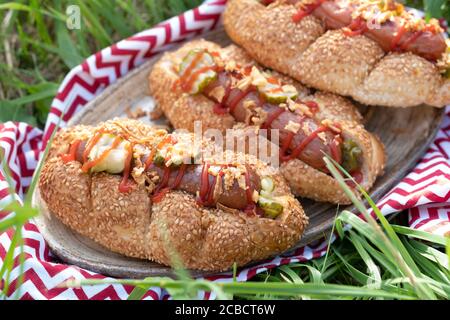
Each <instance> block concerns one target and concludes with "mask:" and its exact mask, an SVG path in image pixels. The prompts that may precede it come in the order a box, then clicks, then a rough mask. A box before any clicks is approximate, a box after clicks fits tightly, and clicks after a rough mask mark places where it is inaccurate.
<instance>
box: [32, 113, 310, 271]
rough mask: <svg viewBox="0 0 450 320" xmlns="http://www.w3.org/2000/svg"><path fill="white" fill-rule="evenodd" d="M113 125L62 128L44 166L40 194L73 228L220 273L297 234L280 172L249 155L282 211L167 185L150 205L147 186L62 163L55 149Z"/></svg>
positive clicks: (141, 132) (293, 206)
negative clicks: (231, 205) (265, 211)
mask: <svg viewBox="0 0 450 320" xmlns="http://www.w3.org/2000/svg"><path fill="white" fill-rule="evenodd" d="M114 121H116V122H117V121H118V122H120V123H121V124H122V126H124V127H126V128H127V129H128V130H130V131H133V134H135V135H136V136H138V137H145V138H148V137H149V136H151V135H152V134H153V131H154V129H153V128H151V127H149V126H147V125H145V124H143V123H141V122H137V121H133V120H114ZM111 124H112V123H111V122H106V123H101V124H99V125H98V126H97V127H88V126H76V127H73V128H69V129H64V130H62V131H61V132H59V133H58V134H57V135H56V137H55V140H54V143H53V144H52V147H51V149H50V152H49V155H48V158H47V159H46V161H45V163H44V166H43V169H42V173H41V176H40V180H39V188H40V193H41V197H42V199H43V200H44V201H45V203H46V205H47V207H48V208H49V210H50V212H51V213H52V214H53V215H54V216H56V217H57V218H58V219H60V220H61V221H62V222H63V223H64V224H65V225H67V226H69V227H70V228H72V229H73V230H75V231H77V232H78V233H80V234H82V235H84V236H86V237H88V238H90V239H92V240H94V241H96V242H97V243H99V244H101V245H103V246H104V247H106V248H108V249H110V250H112V251H114V252H118V253H121V254H124V255H126V256H129V257H135V258H142V259H149V260H153V261H156V262H159V263H162V264H165V265H173V263H174V261H176V259H180V261H181V263H182V264H183V266H184V267H186V268H189V269H198V270H205V271H223V270H227V269H229V268H230V267H232V265H233V264H234V263H235V262H236V263H237V265H238V266H243V265H245V264H248V263H250V262H253V261H257V260H261V259H264V258H268V257H270V256H273V255H276V254H278V253H281V252H283V251H285V250H287V249H289V248H290V247H292V246H293V245H294V244H295V243H296V242H297V241H298V240H299V239H300V237H301V235H302V234H303V231H304V229H305V227H306V225H307V222H308V219H307V217H306V216H305V214H304V212H303V209H302V207H301V205H300V203H299V202H298V200H296V199H295V198H294V196H293V195H292V194H291V193H290V191H289V187H288V185H287V184H286V182H285V180H284V179H283V177H282V176H281V175H280V174H279V173H278V172H277V171H276V170H274V169H273V168H270V167H268V166H267V165H265V164H263V163H262V162H260V161H258V160H257V159H251V158H250V156H248V155H247V156H245V155H240V156H241V158H242V157H244V159H245V161H246V162H245V163H247V164H248V165H249V166H250V167H251V168H252V169H253V170H254V171H255V172H256V173H257V174H258V176H260V177H270V178H271V179H272V180H273V182H274V185H275V189H274V191H273V192H274V194H275V195H277V196H282V197H283V199H285V203H283V206H284V209H283V212H282V213H281V214H279V215H278V216H277V217H276V218H275V219H270V218H265V217H261V216H256V215H253V216H252V215H247V214H246V213H244V212H243V211H239V210H227V208H219V207H217V208H216V207H215V208H209V207H204V206H201V205H199V204H198V203H197V201H196V197H195V195H193V194H189V193H186V192H182V191H174V190H172V191H170V192H168V193H167V194H166V195H165V197H164V198H163V199H162V200H161V201H160V202H158V203H152V200H151V195H150V194H149V191H148V189H147V188H146V187H145V185H140V184H138V183H136V182H134V180H130V182H132V185H133V186H132V190H131V191H130V192H128V193H123V192H120V191H119V184H120V181H121V175H113V174H108V173H105V172H100V173H91V174H88V173H84V172H83V171H82V170H81V163H79V162H77V161H70V162H68V163H65V162H63V161H62V159H61V157H60V155H61V153H66V152H67V151H68V148H69V145H70V143H72V142H73V141H74V140H76V139H86V138H88V137H91V136H92V134H93V133H94V132H95V130H96V129H99V128H104V127H105V126H109V128H111ZM112 128H113V127H112ZM180 134H181V133H178V135H180ZM185 134H187V135H190V134H189V133H185ZM238 156H239V155H237V154H236V155H235V157H238ZM232 159H234V158H232ZM243 192H245V191H243Z"/></svg>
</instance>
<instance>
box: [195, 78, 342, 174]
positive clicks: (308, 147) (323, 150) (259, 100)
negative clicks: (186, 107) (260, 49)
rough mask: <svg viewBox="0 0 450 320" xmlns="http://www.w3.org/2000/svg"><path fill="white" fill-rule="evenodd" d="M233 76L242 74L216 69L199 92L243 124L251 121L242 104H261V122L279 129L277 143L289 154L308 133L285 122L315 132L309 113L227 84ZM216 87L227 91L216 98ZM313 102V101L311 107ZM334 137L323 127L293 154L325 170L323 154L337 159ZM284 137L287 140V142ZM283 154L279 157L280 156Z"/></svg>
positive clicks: (253, 89)
mask: <svg viewBox="0 0 450 320" xmlns="http://www.w3.org/2000/svg"><path fill="white" fill-rule="evenodd" d="M233 73H234V76H233ZM236 76H238V77H239V78H242V75H241V74H239V73H238V72H237V71H234V72H226V71H222V72H220V73H219V75H218V77H217V80H214V81H212V82H211V83H210V84H208V86H207V87H206V88H205V89H204V90H203V93H204V94H205V95H206V96H207V97H208V98H210V99H212V100H213V101H215V102H216V103H218V104H220V108H222V109H228V110H229V112H230V114H231V115H233V117H234V118H235V119H236V121H238V122H244V123H246V124H247V125H253V123H252V121H251V119H249V118H250V117H249V116H248V112H249V111H248V108H246V107H245V105H253V106H254V107H255V108H257V107H259V108H261V109H262V112H264V113H266V114H267V119H266V121H265V122H264V123H263V124H262V126H263V127H264V128H266V129H276V130H279V131H280V143H281V145H285V144H286V145H287V148H286V149H287V150H286V151H289V152H290V153H291V155H292V153H293V151H295V150H296V147H297V146H301V145H302V143H303V142H304V141H306V140H307V139H308V138H309V137H310V135H308V134H307V133H306V132H305V130H298V131H297V132H296V133H295V134H293V135H292V133H293V132H291V131H289V130H287V129H286V127H287V126H288V124H289V123H293V124H295V125H297V126H299V127H301V128H308V131H309V132H315V131H316V130H318V129H319V128H320V127H321V125H320V124H319V123H318V122H317V121H316V120H315V119H313V118H312V117H310V116H306V115H300V114H298V113H294V112H292V111H290V110H289V109H287V108H282V107H280V106H279V105H280V104H276V103H270V102H268V101H267V99H265V98H264V97H263V96H262V95H261V94H260V93H259V92H258V90H257V89H256V88H246V89H245V90H241V89H239V88H237V87H235V88H231V82H232V81H233V80H234V79H236V78H233V77H236ZM219 89H220V90H222V91H223V92H226V91H227V90H228V91H229V92H228V94H227V95H226V96H224V97H223V98H222V99H221V100H220V101H219V100H218V98H217V97H215V96H214V94H212V93H213V92H215V91H217V90H219ZM236 101H237V102H236ZM298 103H302V101H300V100H298ZM309 103H310V104H311V103H312V102H311V101H310V102H309ZM314 106H315V105H313V107H314ZM336 139H337V137H336V134H335V133H333V131H332V130H325V131H324V135H323V136H322V139H321V138H319V137H315V138H313V139H312V140H311V142H309V143H308V144H305V147H304V148H303V149H302V150H300V151H297V152H296V154H294V157H296V158H299V159H301V160H302V161H304V162H305V163H307V164H309V165H310V166H312V167H313V168H316V169H319V170H322V171H326V169H325V166H324V162H323V155H324V154H328V155H333V156H334V158H335V160H337V161H338V163H341V158H342V157H341V149H340V148H338V147H337V146H336V144H335V142H336ZM288 140H291V141H290V143H288V144H287V142H288ZM333 147H334V149H332V148H333ZM288 157H289V156H288V155H284V158H288ZM284 158H283V159H282V160H284Z"/></svg>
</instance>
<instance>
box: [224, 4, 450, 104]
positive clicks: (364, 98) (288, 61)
mask: <svg viewBox="0 0 450 320" xmlns="http://www.w3.org/2000/svg"><path fill="white" fill-rule="evenodd" d="M296 11H297V9H296V8H295V7H294V6H293V5H291V4H288V3H283V2H282V1H281V2H278V3H274V4H272V5H270V6H264V5H263V4H261V3H260V2H259V1H257V0H230V1H228V3H227V8H226V10H225V13H224V25H225V30H226V32H227V33H228V35H229V36H230V38H231V39H232V40H233V41H234V42H236V43H237V44H238V45H240V46H242V47H243V48H245V50H246V51H247V52H248V53H249V54H250V55H251V56H252V57H253V58H254V59H255V60H257V61H258V62H259V63H261V64H263V65H265V66H267V67H270V68H273V69H275V70H278V71H280V72H282V73H285V74H287V75H289V76H291V77H293V78H294V79H297V80H299V81H301V82H302V83H304V84H306V85H308V86H310V87H314V88H316V89H319V90H325V91H329V92H333V93H337V94H340V95H345V96H351V97H353V98H354V99H355V100H357V101H359V102H361V103H364V104H368V105H382V106H389V107H410V106H416V105H420V104H428V105H431V106H435V107H443V106H445V105H447V104H450V79H447V78H444V77H443V76H442V75H441V74H440V72H439V70H438V68H437V66H436V65H435V64H434V63H432V62H430V61H428V60H426V59H424V58H422V57H419V56H417V55H414V54H412V53H388V54H386V53H385V52H384V51H383V49H382V48H381V47H380V46H379V45H378V44H377V43H376V42H375V41H373V40H371V39H369V38H368V37H366V36H363V35H360V36H355V37H348V36H345V35H344V34H343V31H342V30H334V31H326V30H325V29H324V27H323V25H322V23H321V21H320V20H319V19H317V18H316V17H314V16H307V17H305V18H304V19H303V20H301V21H300V22H299V23H294V22H293V21H292V15H293V14H295V12H296ZM261 26H264V27H261Z"/></svg>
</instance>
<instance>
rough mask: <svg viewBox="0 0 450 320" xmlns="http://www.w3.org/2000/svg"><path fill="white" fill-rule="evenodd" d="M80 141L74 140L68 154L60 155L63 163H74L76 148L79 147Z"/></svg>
mask: <svg viewBox="0 0 450 320" xmlns="http://www.w3.org/2000/svg"><path fill="white" fill-rule="evenodd" d="M80 143H81V140H75V141H74V142H73V143H72V144H71V145H70V148H69V152H68V153H67V154H62V155H61V159H62V161H63V162H64V163H68V162H70V161H75V159H76V155H77V150H78V147H79V146H80Z"/></svg>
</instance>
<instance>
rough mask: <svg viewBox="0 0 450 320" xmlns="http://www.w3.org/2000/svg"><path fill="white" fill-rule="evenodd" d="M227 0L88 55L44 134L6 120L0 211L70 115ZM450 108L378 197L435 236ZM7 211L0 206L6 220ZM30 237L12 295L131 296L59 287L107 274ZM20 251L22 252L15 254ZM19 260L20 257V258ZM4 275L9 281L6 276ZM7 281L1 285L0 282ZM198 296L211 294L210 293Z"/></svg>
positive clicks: (156, 293)
mask: <svg viewBox="0 0 450 320" xmlns="http://www.w3.org/2000/svg"><path fill="white" fill-rule="evenodd" d="M225 4H226V0H209V1H205V2H204V3H203V4H202V5H201V6H200V7H198V8H196V9H194V10H190V11H187V12H185V13H184V14H181V15H180V16H178V17H174V18H171V19H169V20H167V21H165V22H163V23H160V24H158V25H156V26H155V27H153V28H151V29H149V30H145V31H143V32H140V33H138V34H136V35H134V36H132V37H130V38H128V39H125V40H122V41H120V42H118V43H116V44H114V45H112V46H110V47H108V48H105V49H103V50H102V51H100V52H97V53H96V54H94V55H92V56H90V57H89V58H87V59H86V60H85V61H84V62H83V63H82V64H80V65H79V66H77V67H75V68H73V69H72V70H71V71H70V72H69V73H68V74H67V76H66V77H65V79H64V81H63V82H62V84H61V86H60V88H59V90H58V93H57V95H56V97H55V99H54V100H53V103H52V105H51V109H50V113H49V116H48V119H47V123H46V126H45V129H44V131H42V130H40V129H37V128H33V127H31V126H29V125H27V124H25V123H17V122H7V123H3V124H0V147H1V148H3V149H4V153H5V159H6V162H7V165H8V166H9V168H10V171H11V173H12V178H13V184H14V185H13V188H14V190H15V192H16V194H15V195H10V194H9V193H8V189H7V183H6V181H5V178H4V176H5V172H4V168H2V170H1V171H0V210H1V209H2V208H3V207H4V206H5V205H6V204H7V203H9V202H10V201H11V197H15V198H17V199H22V197H23V195H24V193H25V192H26V190H27V187H28V186H29V185H30V182H31V178H32V175H33V171H34V169H35V168H36V165H37V162H38V159H39V157H40V155H41V152H42V150H43V148H45V144H46V142H47V141H48V139H49V137H50V135H51V132H52V130H54V129H55V128H56V126H57V123H58V120H59V118H60V116H61V114H64V116H63V118H62V122H61V124H60V125H61V126H64V125H65V124H66V123H67V121H68V120H69V119H70V118H71V117H72V116H73V115H74V114H75V113H77V112H78V111H79V110H81V109H82V108H83V106H85V105H86V104H87V103H88V102H89V101H91V100H92V99H93V98H95V97H96V96H97V95H98V94H100V93H101V92H102V91H103V90H104V89H105V88H106V87H107V86H109V85H111V84H112V83H114V82H116V81H117V80H118V79H119V78H121V77H123V76H124V75H126V74H127V73H128V72H129V71H131V70H133V68H135V67H137V66H139V65H141V64H142V63H144V62H145V61H147V60H148V59H149V58H150V57H151V56H153V55H154V54H156V53H158V52H161V51H164V50H166V49H169V48H170V47H171V46H172V45H174V44H175V43H178V42H180V41H183V40H186V39H188V38H191V37H193V36H196V35H199V34H201V33H203V32H206V31H209V30H212V29H214V28H216V27H218V26H220V24H221V13H222V12H223V10H224V8H225ZM449 157H450V108H447V109H446V116H445V119H444V121H443V123H442V126H441V129H440V130H439V133H438V134H437V136H436V139H435V140H434V142H433V143H432V144H431V145H430V147H429V148H428V150H427V152H426V154H425V155H424V156H423V158H422V159H421V161H420V162H419V163H418V164H417V166H416V167H415V168H414V169H413V170H412V171H411V172H410V173H409V174H408V175H407V176H406V177H405V178H404V179H403V180H402V181H401V182H400V183H399V184H398V185H396V186H395V187H394V188H393V189H392V190H391V191H390V192H389V193H387V194H386V195H385V197H383V198H382V199H381V200H380V201H379V202H378V206H379V208H380V209H381V211H382V213H383V214H385V215H387V214H390V213H393V212H398V211H402V210H408V212H409V217H408V218H409V219H408V221H409V225H410V226H411V227H413V228H415V229H419V230H425V231H429V232H432V233H434V234H440V235H449V234H450V180H449V179H450V160H449ZM6 215H7V213H6V212H3V213H2V212H1V211H0V221H1V219H2V217H3V218H4V217H5V216H6ZM12 235H13V230H8V231H6V232H3V233H2V234H0V265H1V264H2V262H3V259H4V258H5V254H6V252H7V250H8V248H9V246H10V243H11V237H12ZM23 237H24V239H25V245H24V252H25V265H24V269H23V270H24V273H25V274H24V283H23V285H22V286H21V287H20V288H19V289H18V288H16V282H17V278H18V276H19V271H20V270H19V266H18V264H16V265H15V267H14V269H13V271H12V273H11V275H10V281H12V285H11V288H10V290H9V296H10V297H11V296H14V295H15V294H16V291H17V290H19V292H17V293H18V297H20V298H22V299H126V298H127V297H128V295H129V294H130V292H131V290H132V289H133V288H132V287H130V286H123V285H99V286H86V287H82V288H75V289H72V288H60V287H58V285H59V284H61V283H62V282H64V281H66V280H69V279H104V278H106V277H105V276H103V275H100V274H97V273H94V272H91V271H88V270H84V269H81V268H79V267H77V266H73V265H67V264H62V263H57V262H55V261H56V260H55V257H54V256H52V254H51V252H50V250H49V247H48V245H47V244H46V242H45V240H44V238H43V237H42V235H41V234H40V233H39V230H38V229H37V227H36V225H35V223H33V221H29V222H28V223H27V224H26V225H25V226H24V228H23ZM326 249H327V242H326V241H319V242H316V243H315V244H314V245H313V244H311V245H308V246H305V247H303V248H300V249H297V250H295V251H293V252H290V253H289V254H285V255H282V256H279V257H276V258H274V259H271V260H269V261H266V262H264V263H261V264H259V265H257V266H254V267H251V268H247V269H243V270H241V271H239V272H238V274H237V280H238V281H246V280H248V279H250V278H252V277H253V276H255V275H256V274H258V273H260V272H263V271H265V270H267V269H270V268H275V267H277V266H280V265H284V264H289V263H294V262H299V261H306V260H310V259H313V258H317V257H320V256H322V255H323V254H324V253H325V252H326ZM14 254H15V256H18V254H19V250H16V251H15V253H14ZM17 260H18V259H16V262H17ZM208 279H210V280H213V281H231V279H232V275H231V273H222V274H218V275H216V276H213V277H209V278H208ZM3 280H4V279H3ZM0 285H1V282H0ZM169 297H170V296H169V294H168V293H167V292H166V291H165V290H162V289H160V288H151V289H150V290H149V291H148V292H147V293H146V295H145V296H144V299H168V298H169ZM200 298H203V299H209V298H213V297H212V296H211V295H210V294H209V293H208V292H203V293H201V294H200Z"/></svg>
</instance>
